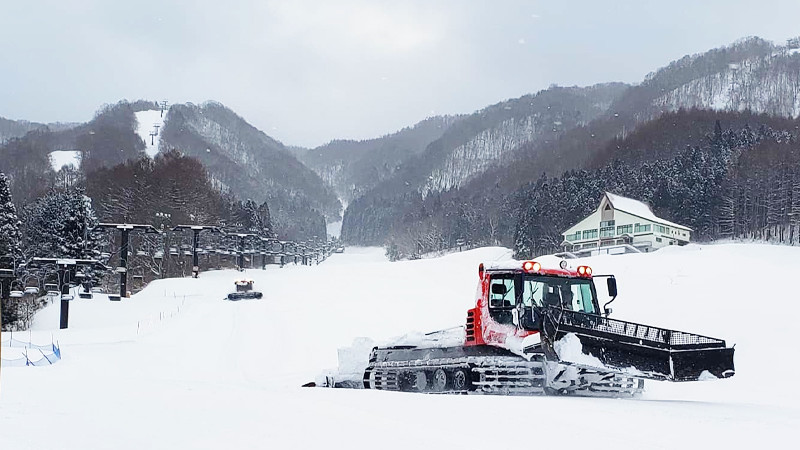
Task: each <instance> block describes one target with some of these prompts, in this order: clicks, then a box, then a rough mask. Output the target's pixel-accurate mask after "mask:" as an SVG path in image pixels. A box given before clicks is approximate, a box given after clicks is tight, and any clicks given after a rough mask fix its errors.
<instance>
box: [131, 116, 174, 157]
mask: <svg viewBox="0 0 800 450" xmlns="http://www.w3.org/2000/svg"><path fill="white" fill-rule="evenodd" d="M166 115H167V114H166V112H164V113H163V114H162V112H161V110H150V111H139V112H137V113H136V123H137V125H136V134H138V135H139V137H140V138H142V140H143V141H144V143H145V145H147V147H146V148H145V150H144V151H145V153H147V156H149V157H151V158H155V157H156V155H157V154H158V152H159V151H160V150H159V147H158V144H159V142H158V141H159V138H160V136H161V130H162V129H163V128H164V117H165V116H166ZM153 134H154V136H153Z"/></svg>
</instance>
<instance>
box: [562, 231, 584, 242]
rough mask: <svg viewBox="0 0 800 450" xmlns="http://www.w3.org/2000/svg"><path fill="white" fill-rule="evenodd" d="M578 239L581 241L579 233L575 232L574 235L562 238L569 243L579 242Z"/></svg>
mask: <svg viewBox="0 0 800 450" xmlns="http://www.w3.org/2000/svg"><path fill="white" fill-rule="evenodd" d="M580 239H581V232H580V231H576V232H575V233H572V234H568V235H567V236H566V237H565V238H564V240H567V241H570V242H571V241H579V240H580Z"/></svg>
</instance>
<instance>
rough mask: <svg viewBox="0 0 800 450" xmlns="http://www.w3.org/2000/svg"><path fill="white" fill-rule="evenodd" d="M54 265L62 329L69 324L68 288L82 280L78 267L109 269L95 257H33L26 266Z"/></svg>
mask: <svg viewBox="0 0 800 450" xmlns="http://www.w3.org/2000/svg"><path fill="white" fill-rule="evenodd" d="M45 266H49V267H54V268H55V270H56V272H57V273H58V285H59V286H58V287H59V292H60V293H61V313H60V316H61V320H60V325H59V328H61V329H62V330H63V329H65V328H67V327H68V326H69V302H70V301H71V300H72V294H71V293H70V288H71V287H72V286H75V285H77V284H78V283H79V282H81V281H82V279H83V277H84V275H83V272H81V271H79V270H78V269H79V268H80V267H90V268H92V269H102V270H109V269H110V267H107V266H106V265H105V264H103V263H101V262H100V261H98V260H96V259H71V258H33V259H31V262H29V263H28V267H45Z"/></svg>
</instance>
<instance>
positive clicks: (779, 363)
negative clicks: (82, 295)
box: [0, 243, 800, 450]
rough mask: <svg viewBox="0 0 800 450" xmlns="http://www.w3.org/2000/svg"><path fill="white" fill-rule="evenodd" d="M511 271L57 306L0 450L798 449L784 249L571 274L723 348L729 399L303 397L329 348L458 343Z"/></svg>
mask: <svg viewBox="0 0 800 450" xmlns="http://www.w3.org/2000/svg"><path fill="white" fill-rule="evenodd" d="M509 257H510V252H509V251H508V250H506V249H503V248H482V249H477V250H472V251H467V252H463V253H455V254H450V255H447V256H444V257H441V258H435V259H426V260H419V261H408V262H396V263H390V262H387V261H386V260H385V258H384V256H383V250H382V249H376V248H365V249H358V248H348V249H347V250H346V252H345V253H343V254H334V255H333V256H332V257H331V258H330V259H328V260H327V261H325V262H323V263H322V264H320V265H318V266H311V267H304V266H287V267H285V268H283V269H280V268H277V267H272V268H268V270H265V271H261V270H248V271H247V272H246V274H245V276H247V277H250V278H253V279H254V280H255V286H254V288H255V289H256V290H259V291H262V292H263V293H264V298H263V299H262V300H249V301H239V302H230V301H226V300H223V298H224V297H225V295H226V294H227V293H228V292H230V291H231V290H232V289H233V288H234V285H233V280H234V279H235V278H237V277H241V276H242V274H240V273H237V272H234V271H211V272H205V273H202V274H201V276H200V278H199V279H190V278H186V279H169V280H161V281H156V282H153V283H151V284H150V285H149V286H148V287H147V288H146V289H145V290H144V291H142V292H140V293H138V294H136V295H135V296H133V298H130V299H124V300H123V301H121V302H109V301H107V299H106V298H105V296H95V298H94V299H92V300H85V299H76V300H74V301H73V302H72V303H71V307H70V327H69V329H68V330H58V308H59V307H58V305H55V306H50V307H47V308H45V309H44V310H42V311H41V312H39V314H38V315H37V316H36V318H35V321H34V327H33V331H32V332H30V333H28V332H25V333H15V336H14V337H15V339H21V338H23V336H24V337H25V338H30V339H31V340H32V341H33V343H38V344H47V343H49V342H50V339H51V335H52V336H53V337H54V338H55V339H57V340H58V342H59V343H60V345H61V352H62V358H63V359H62V360H61V361H60V362H57V363H56V364H54V365H52V366H46V367H4V368H3V369H2V377H1V378H0V430H2V437H0V442H1V443H2V448H3V449H4V450H5V449H9V450H10V449H14V450H21V449H76V450H77V449H80V450H86V449H131V450H134V449H135V450H142V449H170V450H174V449H249V448H259V449H264V448H274V449H293V448H297V449H312V448H327V449H330V448H335V449H348V450H353V449H403V450H408V449H413V448H419V447H420V446H424V447H425V448H435V449H455V448H461V449H473V448H477V449H491V448H504V447H508V448H515V447H520V448H528V447H530V448H551V449H556V448H558V449H581V450H586V449H593V448H641V449H676V448H678V449H695V448H697V449H714V448H747V449H755V448H790V447H794V446H795V445H796V444H792V442H795V441H796V429H797V426H798V424H800V384H798V383H797V381H796V374H797V373H798V369H800V362H799V361H798V357H797V355H798V352H797V331H796V326H797V325H796V324H797V315H796V313H795V309H796V308H794V304H795V303H796V302H797V301H798V297H797V289H795V288H794V281H793V280H795V279H796V278H797V271H798V269H800V263H798V261H800V248H791V247H781V246H770V245H760V244H737V243H730V244H717V245H702V246H701V245H689V246H686V247H681V248H666V249H662V250H659V251H658V252H655V253H651V254H637V255H623V256H598V257H593V258H585V259H583V260H581V261H580V263H581V264H583V263H588V264H589V265H591V266H592V267H593V268H594V272H595V273H596V274H605V273H613V274H616V276H617V279H618V283H619V289H620V295H619V297H618V298H617V300H616V301H615V302H614V303H613V305H612V306H613V309H614V313H613V315H612V317H617V318H620V319H624V320H630V321H636V322H641V323H646V324H652V325H656V326H662V327H667V328H673V329H679V330H685V331H690V332H695V333H699V334H704V335H707V336H714V337H720V338H723V339H725V340H726V341H727V342H728V344H736V355H735V363H736V370H737V373H736V376H734V377H733V378H730V379H727V380H714V381H703V382H694V383H685V384H680V383H668V382H652V381H648V382H646V391H645V393H644V395H643V396H642V397H641V398H637V399H604V398H579V397H501V396H481V395H422V394H411V393H397V392H383V391H368V390H351V389H326V388H302V387H300V386H301V385H302V384H303V383H306V382H308V381H312V380H314V379H315V377H316V376H318V375H319V374H320V373H323V372H324V371H325V370H326V369H334V368H335V367H336V365H337V348H339V347H345V346H349V345H351V344H352V343H353V341H354V339H356V338H358V337H362V336H367V337H370V338H372V339H374V340H376V341H377V342H381V341H384V342H386V341H389V340H391V339H395V338H397V337H399V336H402V335H406V334H413V333H415V332H419V333H424V332H428V331H435V330H441V329H446V328H451V327H454V326H459V325H463V323H464V321H465V315H466V311H467V309H468V308H469V307H471V306H472V304H473V301H474V293H475V288H476V286H477V267H478V263H479V262H490V261H494V260H498V259H507V258H509ZM572 263H573V264H575V262H572ZM598 290H599V291H600V292H604V288H603V286H602V284H601V285H600V287H599V289H598ZM601 300H602V298H601ZM8 338H9V336H8V333H4V334H3V339H4V340H7V339H8ZM8 350H9V349H8V347H5V348H4V349H3V355H4V357H5V355H6V352H7V351H8Z"/></svg>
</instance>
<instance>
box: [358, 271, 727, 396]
mask: <svg viewBox="0 0 800 450" xmlns="http://www.w3.org/2000/svg"><path fill="white" fill-rule="evenodd" d="M478 276H479V279H480V286H479V292H478V296H477V302H476V306H475V307H474V308H472V309H470V310H468V311H467V323H466V327H465V333H464V334H465V335H464V342H463V345H458V346H443V347H440V346H435V345H434V346H431V347H429V346H390V347H375V348H374V349H373V350H372V352H371V354H370V357H369V365H368V366H367V368H366V370H365V372H364V375H363V386H364V387H365V388H367V389H384V390H397V391H413V392H432V393H471V392H480V393H496V394H578V395H600V396H628V395H635V394H638V393H641V391H642V389H643V386H644V381H643V380H644V379H654V380H669V381H695V380H704V379H714V378H727V377H730V376H733V374H734V367H733V348H727V347H726V345H725V341H723V340H721V339H715V338H710V337H706V336H700V335H696V334H691V333H685V332H681V331H673V330H667V329H662V328H657V327H652V326H648V325H641V324H637V323H633V322H625V321H622V320H616V319H610V318H609V317H608V316H609V314H610V313H611V310H610V309H605V310H604V312H603V313H602V314H601V310H600V305H599V303H598V298H597V291H596V287H595V284H594V279H596V278H605V279H606V286H607V289H608V295H609V296H610V297H611V300H610V301H609V302H608V303H611V301H613V300H614V299H615V298H616V296H617V284H616V279H615V278H614V276H613V275H601V276H594V277H593V276H592V269H591V268H590V267H588V266H578V267H577V268H575V269H572V268H568V267H567V261H561V262H560V266H559V267H555V268H553V267H547V268H546V267H543V265H542V264H541V263H539V262H537V261H524V262H523V261H513V262H508V263H504V264H496V265H491V266H486V267H485V266H484V265H483V264H481V265H480V266H479V268H478ZM608 303H606V306H607V305H608Z"/></svg>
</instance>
